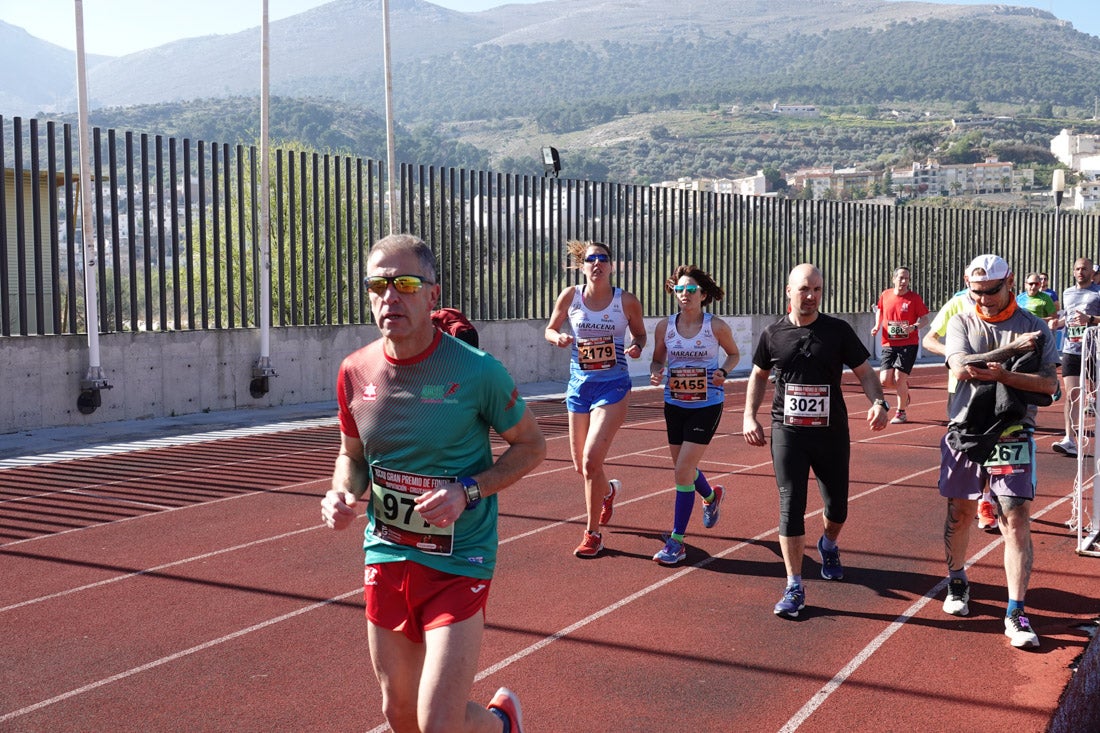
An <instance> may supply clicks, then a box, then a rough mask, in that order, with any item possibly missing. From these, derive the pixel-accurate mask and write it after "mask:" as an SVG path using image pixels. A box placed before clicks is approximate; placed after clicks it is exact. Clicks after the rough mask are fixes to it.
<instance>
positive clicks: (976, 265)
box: [966, 255, 1012, 283]
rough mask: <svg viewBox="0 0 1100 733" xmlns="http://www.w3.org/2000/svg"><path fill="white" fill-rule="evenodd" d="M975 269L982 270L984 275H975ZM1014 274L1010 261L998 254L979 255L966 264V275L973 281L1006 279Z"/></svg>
mask: <svg viewBox="0 0 1100 733" xmlns="http://www.w3.org/2000/svg"><path fill="white" fill-rule="evenodd" d="M975 270H981V271H982V272H984V273H985V274H984V275H975V274H974V271H975ZM1010 274H1012V270H1011V269H1010V268H1009V266H1008V263H1007V262H1005V261H1004V260H1003V259H1001V258H1000V257H998V256H997V255H978V256H977V257H975V258H974V260H973V261H972V262H971V263H970V264H969V265H967V266H966V277H967V278H968V279H969V280H970V282H972V283H981V282H986V281H987V280H1004V279H1005V278H1006V277H1008V276H1009V275H1010Z"/></svg>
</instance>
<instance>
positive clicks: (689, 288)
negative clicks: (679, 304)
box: [672, 285, 699, 293]
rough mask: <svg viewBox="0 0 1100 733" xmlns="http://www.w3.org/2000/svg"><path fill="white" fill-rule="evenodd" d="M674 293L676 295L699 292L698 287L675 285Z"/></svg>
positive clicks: (673, 287)
mask: <svg viewBox="0 0 1100 733" xmlns="http://www.w3.org/2000/svg"><path fill="white" fill-rule="evenodd" d="M672 292H674V293H684V292H686V293H697V292H699V286H698V285H673V286H672Z"/></svg>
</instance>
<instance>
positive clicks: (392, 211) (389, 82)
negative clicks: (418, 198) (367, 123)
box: [382, 0, 397, 234]
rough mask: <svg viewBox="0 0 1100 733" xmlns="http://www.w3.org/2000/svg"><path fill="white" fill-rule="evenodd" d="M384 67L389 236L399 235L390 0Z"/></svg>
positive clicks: (385, 10) (385, 3) (386, 1)
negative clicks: (391, 67) (391, 70)
mask: <svg viewBox="0 0 1100 733" xmlns="http://www.w3.org/2000/svg"><path fill="white" fill-rule="evenodd" d="M382 66H383V68H384V70H385V75H386V178H387V183H386V191H387V196H386V199H387V200H386V210H387V213H388V221H389V224H390V230H389V232H388V233H389V234H396V233H397V192H396V187H397V173H396V163H395V162H394V158H395V157H396V155H395V152H394V151H395V149H396V146H395V145H394V140H393V76H392V74H391V73H390V0H382Z"/></svg>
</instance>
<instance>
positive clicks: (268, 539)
mask: <svg viewBox="0 0 1100 733" xmlns="http://www.w3.org/2000/svg"><path fill="white" fill-rule="evenodd" d="M323 528H324V526H323V525H320V524H318V525H317V526H316V527H306V528H305V529H296V530H294V531H292V532H284V533H283V534H277V535H274V536H271V537H263V538H261V539H258V540H253V541H252V542H246V543H244V544H243V545H234V546H233V547H224V548H222V549H220V550H213V551H211V552H206V553H203V554H201V555H193V556H191V557H186V558H183V559H182V560H175V561H173V562H167V563H164V564H163V565H153V566H152V567H148V568H145V569H143V570H135V571H133V572H130V573H123V574H122V575H116V576H114V577H111V578H106V579H104V580H99V581H96V582H95V583H88V584H87V585H78V586H74V587H72V588H66V589H65V590H62V591H58V592H56V593H50V594H48V595H44V596H38V597H37V598H31V599H28V600H26V601H20V602H19V603H13V604H11V605H10V606H0V613H4V612H5V611H14V610H15V609H17V608H23V607H24V606H32V605H34V604H36V603H42V602H43V601H50V600H53V599H54V598H63V597H64V596H68V595H72V594H73V593H80V592H81V591H86V590H93V589H95V588H102V587H103V586H105V585H111V584H112V583H117V582H119V581H120V580H127V579H129V578H138V577H141V576H142V575H152V574H154V573H159V572H161V571H162V570H167V569H168V568H174V567H178V566H180V565H186V564H188V563H192V562H198V561H200V560H206V559H209V558H211V557H217V556H218V555H224V554H226V553H229V552H236V551H237V550H245V549H248V548H249V547H255V546H256V545H262V544H264V543H266V542H274V541H276V540H282V539H286V538H287V537H293V536H294V535H297V534H302V533H304V532H312V531H314V530H317V529H323Z"/></svg>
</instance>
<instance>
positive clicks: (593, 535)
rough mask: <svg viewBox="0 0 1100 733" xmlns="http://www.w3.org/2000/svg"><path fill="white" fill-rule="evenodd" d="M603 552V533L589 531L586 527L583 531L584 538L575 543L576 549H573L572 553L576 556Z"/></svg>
mask: <svg viewBox="0 0 1100 733" xmlns="http://www.w3.org/2000/svg"><path fill="white" fill-rule="evenodd" d="M601 552H603V535H601V534H600V533H599V532H589V531H588V530H587V529H586V530H585V531H584V539H583V540H581V543H580V544H579V545H577V549H575V550H573V554H574V555H576V556H577V557H596V555H599V554H600V553H601Z"/></svg>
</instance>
